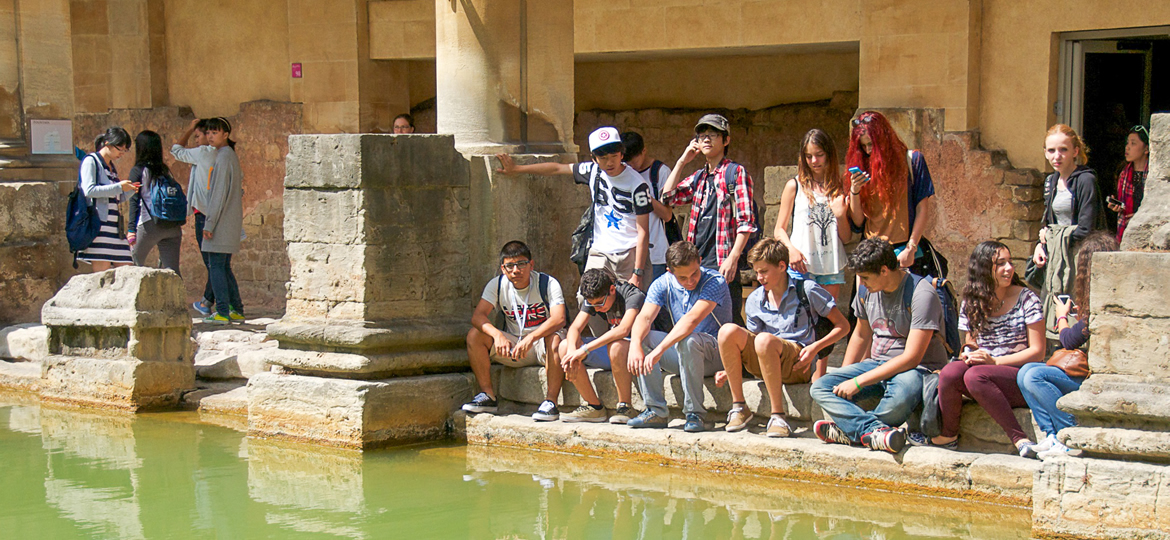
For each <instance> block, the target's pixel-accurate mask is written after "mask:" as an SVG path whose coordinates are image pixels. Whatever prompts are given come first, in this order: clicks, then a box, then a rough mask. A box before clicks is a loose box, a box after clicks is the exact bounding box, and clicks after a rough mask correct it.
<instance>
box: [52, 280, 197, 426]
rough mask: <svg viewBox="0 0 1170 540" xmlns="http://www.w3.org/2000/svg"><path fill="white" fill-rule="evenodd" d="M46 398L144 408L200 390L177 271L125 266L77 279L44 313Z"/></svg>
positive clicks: (171, 402) (166, 404) (162, 405)
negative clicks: (190, 391) (46, 342)
mask: <svg viewBox="0 0 1170 540" xmlns="http://www.w3.org/2000/svg"><path fill="white" fill-rule="evenodd" d="M41 323H42V324H44V325H45V326H46V327H48V329H49V357H48V358H46V359H45V362H44V365H43V368H42V371H41V373H42V379H43V382H42V385H41V399H43V400H45V401H57V402H64V403H69V404H74V405H80V406H86V407H99V408H113V409H124V410H129V411H139V410H143V409H159V408H166V407H173V406H175V405H178V403H179V398H180V396H181V394H182V393H183V391H185V390H189V389H192V388H194V387H195V367H194V364H193V361H192V346H191V316H190V315H189V314H188V313H187V302H186V300H185V295H184V289H183V280H182V278H180V277H179V276H178V275H176V274H175V273H174V272H171V271H167V270H154V269H149V268H142V267H137V266H126V267H122V268H116V269H113V270H107V271H105V272H101V273H96V274H81V275H77V276H74V277H73V278H72V279H70V280H69V282H68V283H66V284H65V286H64V287H62V288H61V290H60V291H59V292H57V295H56V296H54V297H53V298H51V299H49V301H48V302H46V303H45V306H44V308H42V310H41Z"/></svg>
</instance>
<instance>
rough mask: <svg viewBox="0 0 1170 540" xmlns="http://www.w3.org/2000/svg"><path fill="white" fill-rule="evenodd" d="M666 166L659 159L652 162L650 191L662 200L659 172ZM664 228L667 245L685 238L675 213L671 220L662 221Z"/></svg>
mask: <svg viewBox="0 0 1170 540" xmlns="http://www.w3.org/2000/svg"><path fill="white" fill-rule="evenodd" d="M665 166H666V164H665V163H663V162H661V161H658V160H657V159H656V160H654V163H651V164H650V192H651V193H653V194H654V198H655V199H657V200H659V201H661V200H662V194H661V193H659V192H658V173H659V171H661V170H662V167H665ZM662 230H663V231H665V232H666V244H667V245H671V244H673V243H675V242H681V241H682V240H683V235H682V228H681V227H679V226H678V219H677V218H675V217H674V214H673V213H671V215H670V221H663V222H662Z"/></svg>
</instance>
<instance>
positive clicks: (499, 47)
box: [435, 0, 576, 154]
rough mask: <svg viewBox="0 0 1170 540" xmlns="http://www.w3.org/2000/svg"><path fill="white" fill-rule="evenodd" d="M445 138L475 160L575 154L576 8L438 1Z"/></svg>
mask: <svg viewBox="0 0 1170 540" xmlns="http://www.w3.org/2000/svg"><path fill="white" fill-rule="evenodd" d="M435 26H436V29H435V34H436V45H435V72H436V80H437V87H436V93H437V97H436V100H437V108H438V129H439V133H450V134H454V135H455V144H456V147H457V148H458V149H459V150H460V151H461V152H463V153H465V154H467V153H470V154H492V153H496V152H513V153H515V152H524V153H558V152H570V153H571V152H575V151H576V146H575V145H574V144H573V114H574V102H573V2H572V1H571V0H558V1H556V2H548V1H540V0H436V1H435Z"/></svg>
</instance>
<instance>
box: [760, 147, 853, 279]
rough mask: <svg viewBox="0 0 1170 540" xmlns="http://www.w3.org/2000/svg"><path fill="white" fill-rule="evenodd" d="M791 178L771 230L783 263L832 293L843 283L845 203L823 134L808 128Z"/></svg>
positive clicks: (833, 155) (832, 153) (846, 235)
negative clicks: (784, 254)
mask: <svg viewBox="0 0 1170 540" xmlns="http://www.w3.org/2000/svg"><path fill="white" fill-rule="evenodd" d="M799 162H800V167H799V171H798V173H797V176H796V178H793V179H791V180H789V181H788V183H787V184H785V186H784V193H783V194H782V195H781V197H780V216H787V217H786V218H785V217H781V218H780V219H778V220H776V231H775V233H774V236H775V237H776V239H777V240H779V241H780V242H781V243H782V244H784V245H785V247H787V248H788V259H789V267H790V268H792V269H793V270H796V271H797V272H800V273H802V274H805V275H808V276H810V279H812V280H813V281H816V282H817V284H819V285H821V286H822V287H824V288H825V290H827V291H829V294H831V295H833V296H834V297H836V296H837V293H838V292H839V291H840V289H841V285H843V284H844V283H845V262H846V261H845V242H846V241H848V240H849V237H850V236H851V233H850V232H849V226H848V223H847V221H846V220H847V217H846V216H845V214H846V212H848V203H847V202H846V200H845V189H844V185H843V183H842V181H841V173H840V171H838V169H837V163H838V157H837V146H836V145H835V144H833V139H831V138H830V137H829V136H828V134H826V133H825V132H824V131H821V130H819V129H811V130H809V132H808V133H805V134H804V139H802V140H801V143H800V158H799Z"/></svg>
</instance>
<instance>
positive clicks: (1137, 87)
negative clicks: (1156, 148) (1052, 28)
mask: <svg viewBox="0 0 1170 540" xmlns="http://www.w3.org/2000/svg"><path fill="white" fill-rule="evenodd" d="M1060 81H1061V84H1060V94H1061V95H1060V96H1059V100H1058V101H1057V104H1056V108H1055V110H1054V112H1055V113H1056V116H1057V118H1058V120H1059V121H1061V122H1062V123H1065V124H1068V125H1070V126H1072V128H1073V129H1075V130H1077V133H1080V134H1081V137H1082V138H1083V139H1084V141H1085V144H1087V145H1088V147H1089V150H1090V156H1091V160H1090V163H1089V165H1090V166H1091V167H1093V168H1094V169H1095V170H1096V171H1097V181H1098V187H1099V193H1100V194H1101V197H1102V198H1105V197H1108V196H1112V195H1115V194H1116V192H1117V175H1118V173H1120V172H1121V169H1122V167H1124V166H1125V163H1126V162H1125V141H1126V137H1127V136H1128V134H1129V131H1130V129H1131V128H1132V127H1133V126H1136V125H1142V126H1147V127H1148V126H1149V125H1150V115H1151V114H1153V113H1157V112H1168V111H1170V27H1157V28H1145V29H1141V28H1138V29H1125V30H1112V31H1110V30H1101V31H1091V32H1075V33H1069V34H1064V35H1062V40H1061V66H1060ZM1105 214H1106V216H1105V218H1106V223H1108V225H1109V228H1110V229H1111V230H1116V226H1117V215H1116V214H1114V213H1113V212H1112V211H1110V210H1109V209H1108V208H1106V209H1105Z"/></svg>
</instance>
